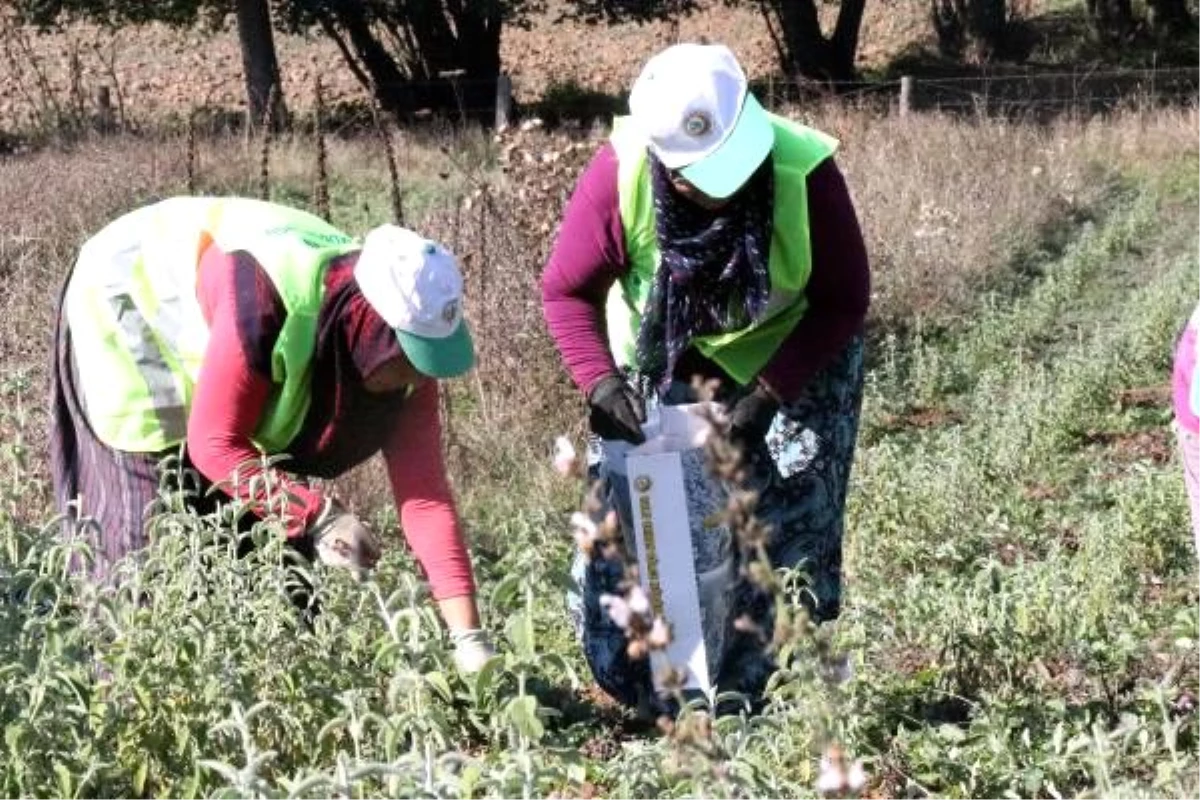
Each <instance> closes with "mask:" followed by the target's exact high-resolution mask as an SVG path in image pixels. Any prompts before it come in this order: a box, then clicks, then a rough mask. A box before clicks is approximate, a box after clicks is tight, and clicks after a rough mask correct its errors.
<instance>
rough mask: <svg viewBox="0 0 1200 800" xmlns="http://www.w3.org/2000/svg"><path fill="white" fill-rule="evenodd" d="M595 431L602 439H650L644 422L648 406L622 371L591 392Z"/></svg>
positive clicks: (590, 404)
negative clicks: (643, 426)
mask: <svg viewBox="0 0 1200 800" xmlns="http://www.w3.org/2000/svg"><path fill="white" fill-rule="evenodd" d="M588 405H589V406H591V409H592V410H591V416H590V420H589V422H590V424H591V428H592V433H594V434H596V435H597V436H599V437H600V438H601V439H624V440H625V441H627V442H629V443H630V444H641V443H642V442H644V441H646V436H645V434H644V433H642V423H643V422H645V421H646V406H645V402H644V401H643V400H642V397H641V395H639V394H638V393H637V390H636V389H634V388H633V387H632V386H630V385H629V384H628V383H626V382H625V379H624V378H622V377H621V376H620V375H609V376H608V377H606V378H604V379H602V380H601V381H600V382H599V383H597V384H596V385H595V387H593V388H592V391H591V392H590V393H589V394H588Z"/></svg>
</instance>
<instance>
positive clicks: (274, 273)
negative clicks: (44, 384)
mask: <svg viewBox="0 0 1200 800" xmlns="http://www.w3.org/2000/svg"><path fill="white" fill-rule="evenodd" d="M214 243H215V244H216V245H217V246H219V247H220V248H221V249H222V250H223V251H224V252H227V253H232V252H237V251H246V252H248V253H250V254H251V255H252V256H253V257H254V259H255V260H256V261H257V262H258V263H259V264H260V265H261V266H262V268H263V270H264V272H266V274H267V276H268V277H269V279H270V280H271V282H272V285H273V286H274V288H275V290H276V291H277V292H278V294H279V297H280V299H281V300H282V302H283V306H284V309H285V311H286V312H287V313H286V316H285V318H284V322H283V325H282V329H281V331H280V334H279V337H278V339H277V340H276V343H275V346H274V349H273V350H272V353H271V369H272V376H271V378H272V383H273V386H272V390H271V392H270V395H269V396H268V399H267V405H266V408H265V410H264V413H263V417H262V419H261V420H260V422H259V425H258V427H257V429H256V431H255V436H254V439H255V441H256V443H257V444H258V445H259V446H260V447H262V448H264V449H265V450H266V451H268V452H280V451H281V450H283V449H284V448H286V446H287V445H288V444H289V443H290V441H291V439H292V438H293V437H294V436H295V434H296V432H297V431H298V430H299V428H300V426H301V425H302V424H303V421H304V414H305V413H306V412H307V410H308V403H309V384H308V381H309V373H310V369H309V368H310V365H311V361H312V355H313V352H314V348H315V345H316V322H317V314H318V313H319V310H320V305H321V298H322V296H323V294H324V273H325V267H326V266H327V265H328V263H329V261H330V260H331V259H333V258H334V257H336V256H338V255H342V254H344V253H348V252H351V251H353V250H356V249H358V247H359V246H360V245H359V244H358V243H357V242H355V241H354V240H353V239H351V238H350V237H349V236H347V235H346V234H344V233H342V232H341V231H338V230H337V229H335V228H334V227H332V226H331V225H329V224H328V223H327V222H324V221H323V220H321V219H319V218H318V217H315V216H313V215H311V214H308V213H305V212H302V211H297V210H294V209H290V208H286V207H284V206H278V205H274V204H271V203H266V202H262V201H259V200H250V199H245V198H201V197H179V198H172V199H169V200H164V201H162V202H159V203H156V204H154V205H151V206H146V207H144V208H141V209H138V210H136V211H133V212H131V213H129V214H126V215H125V216H123V217H120V218H119V219H117V220H114V221H113V222H112V223H110V224H109V225H107V226H106V227H105V228H104V229H102V230H101V231H99V232H98V233H97V234H96V235H95V236H93V237H92V238H91V239H89V240H88V241H87V242H86V243H85V244H84V246H83V248H82V249H81V250H80V255H79V258H78V260H77V262H76V264H75V268H74V271H73V272H72V275H71V279H70V285H69V286H68V288H67V297H66V308H65V312H64V313H66V315H67V324H68V328H69V330H70V332H71V339H72V347H73V350H74V355H75V361H76V368H77V370H78V373H79V379H80V393H81V395H82V398H83V402H84V407H85V411H86V413H87V417H88V422H89V423H90V425H91V426H92V429H93V431H94V432H95V434H96V436H97V437H98V438H99V439H100V440H101V441H103V442H104V443H105V444H107V445H109V446H110V447H114V448H117V449H119V450H124V451H127V452H161V451H163V450H165V449H167V448H169V447H172V446H174V445H176V444H178V443H179V442H180V441H182V440H183V438H184V437H185V436H186V434H187V416H188V410H189V409H190V407H191V400H192V394H193V390H194V387H195V383H196V379H197V377H198V376H199V372H200V365H201V362H202V361H203V358H204V352H205V349H206V347H207V344H208V325H207V323H206V322H205V320H204V317H203V314H202V312H201V309H200V303H199V300H198V298H197V296H196V282H197V268H198V265H199V262H200V258H201V256H202V254H203V253H204V251H205V249H206V248H207V247H208V246H209V245H210V244H214Z"/></svg>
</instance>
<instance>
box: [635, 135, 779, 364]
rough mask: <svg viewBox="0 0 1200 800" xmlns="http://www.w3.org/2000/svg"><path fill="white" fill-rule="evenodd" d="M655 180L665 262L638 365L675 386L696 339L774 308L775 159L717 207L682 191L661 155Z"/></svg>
mask: <svg viewBox="0 0 1200 800" xmlns="http://www.w3.org/2000/svg"><path fill="white" fill-rule="evenodd" d="M648 157H649V159H650V182H651V187H652V189H653V192H654V212H655V227H656V230H657V235H658V247H659V251H660V252H661V254H662V261H661V263H660V265H659V268H658V272H657V273H656V274H655V276H654V285H653V287H652V288H651V293H650V298H649V300H648V301H647V303H646V309H645V313H644V315H643V317H642V324H641V327H640V329H639V330H638V340H637V361H638V364H639V368H640V371H641V373H642V375H643V376H645V377H646V378H648V379H649V380H650V382H651V384H652V385H653V386H656V387H658V386H662V385H664V384H666V383H668V382H670V380H671V378H672V376H673V373H674V371H675V365H676V363H677V362H678V361H679V357H680V356H681V355H682V354H683V352H684V351H685V350H687V348H688V346H689V345H690V344H691V343H692V340H693V339H695V338H696V337H697V336H705V335H707V334H713V333H724V332H729V331H735V330H739V329H741V328H744V327H746V326H747V325H749V324H750V323H751V322H754V321H755V320H757V319H758V318H759V317H760V316H761V315H762V313H763V311H764V310H765V309H766V307H767V299H768V298H769V296H770V294H771V278H770V273H769V271H768V268H767V264H768V260H769V258H770V252H771V227H772V214H773V207H774V203H773V200H774V191H775V182H774V168H773V165H772V160H771V158H770V156H768V157H767V159H766V160H765V161H764V162H763V163H762V165H761V166H759V168H758V169H757V170H756V171H755V173H754V174H753V175H752V176H751V177H750V180H749V181H747V182H746V185H745V186H743V187H742V188H741V189H739V190H738V192H737V193H736V194H734V195H733V197H731V198H730V200H729V202H728V203H726V204H725V205H723V206H721V207H720V208H718V209H715V210H710V209H705V208H702V207H701V206H699V205H697V204H696V203H694V202H692V201H690V200H688V199H687V198H686V197H684V196H683V195H681V194H680V193H679V192H678V191H676V189H675V187H674V186H673V185H672V183H671V175H670V172H669V171H668V170H667V168H666V167H665V166H663V164H662V162H661V161H659V160H658V159H657V158H655V157H654V155H653V154H652V153H651V154H648Z"/></svg>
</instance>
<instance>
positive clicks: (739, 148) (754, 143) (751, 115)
mask: <svg viewBox="0 0 1200 800" xmlns="http://www.w3.org/2000/svg"><path fill="white" fill-rule="evenodd" d="M629 111H630V113H631V115H632V119H633V122H634V124H635V125H637V126H638V128H639V129H640V131H641V132H642V134H643V135H644V136H645V137H646V139H647V140H648V141H649V143H650V151H651V152H652V153H654V155H655V156H657V157H658V160H659V161H661V162H662V163H663V165H664V166H666V167H667V169H672V170H678V171H679V172H680V174H681V175H682V176H683V177H684V178H686V179H687V181H688V182H689V183H691V184H692V185H693V186H695V187H696V188H697V189H699V190H700V191H702V192H704V193H705V194H706V195H708V196H710V197H716V198H725V197H729V196H730V195H731V194H733V193H734V192H736V191H737V190H738V189H739V188H741V186H742V185H743V184H745V183H746V181H748V180H749V179H750V176H751V175H753V174H754V171H755V170H756V169H758V167H759V165H760V164H762V162H763V160H764V159H766V157H767V155H768V154H769V153H770V152H771V147H772V145H773V144H774V143H775V131H774V128H772V126H771V120H770V118H769V117H768V115H767V112H766V111H765V110H764V109H763V107H762V106H761V105H760V104H759V102H758V100H756V99H755V97H754V95H753V94H751V93H750V91H749V90H748V89H747V88H746V74H745V73H744V72H743V71H742V68H741V66H740V65H739V64H738V62H737V59H736V58H735V57H734V55H733V53H732V52H731V51H730V50H729V48H728V47H726V46H725V45H721V44H677V45H674V46H672V47H668V48H667V49H666V50H663V51H662V52H661V53H658V54H657V55H655V56H654V57H653V58H651V59H650V60H649V61H647V62H646V66H645V67H643V68H642V72H641V74H640V75H639V76H638V79H637V80H636V81H635V82H634V84H633V91H632V92H631V93H630V95H629Z"/></svg>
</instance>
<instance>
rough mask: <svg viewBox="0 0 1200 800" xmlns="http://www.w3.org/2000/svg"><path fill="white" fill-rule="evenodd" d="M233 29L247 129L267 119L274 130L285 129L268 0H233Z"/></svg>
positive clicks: (285, 123) (284, 115)
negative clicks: (239, 55) (239, 57)
mask: <svg viewBox="0 0 1200 800" xmlns="http://www.w3.org/2000/svg"><path fill="white" fill-rule="evenodd" d="M237 29H238V42H239V44H240V45H241V48H242V75H243V77H244V79H245V83H246V103H247V107H248V108H249V111H250V126H251V127H257V126H259V125H261V124H262V123H263V122H264V121H266V120H268V119H269V120H270V122H271V126H272V127H274V128H275V129H277V130H278V129H279V128H281V127H284V126H286V125H287V105H286V104H285V103H284V99H283V85H282V83H281V81H280V79H279V59H278V58H277V57H276V55H275V36H274V34H273V33H272V31H271V8H270V6H269V4H268V0H237Z"/></svg>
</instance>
